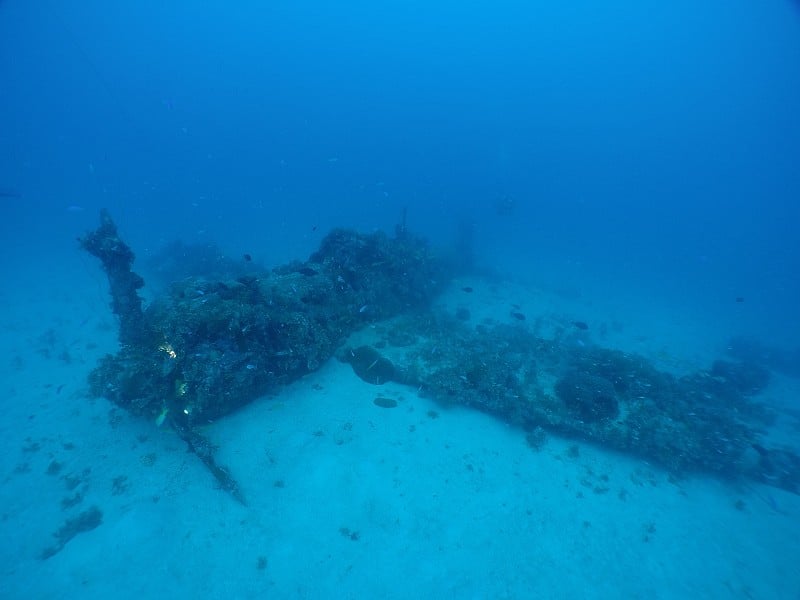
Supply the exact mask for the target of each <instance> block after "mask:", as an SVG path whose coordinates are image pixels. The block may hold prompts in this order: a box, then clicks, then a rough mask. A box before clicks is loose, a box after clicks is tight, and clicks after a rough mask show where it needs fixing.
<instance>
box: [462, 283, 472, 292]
mask: <svg viewBox="0 0 800 600" xmlns="http://www.w3.org/2000/svg"><path fill="white" fill-rule="evenodd" d="M461 291H462V292H466V293H468V294H471V293H472V288H471V287H470V286H468V285H466V286H464V287H462V288H461Z"/></svg>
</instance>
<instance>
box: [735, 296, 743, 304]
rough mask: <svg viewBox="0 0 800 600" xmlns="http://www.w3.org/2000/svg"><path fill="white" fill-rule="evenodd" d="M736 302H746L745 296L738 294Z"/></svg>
mask: <svg viewBox="0 0 800 600" xmlns="http://www.w3.org/2000/svg"><path fill="white" fill-rule="evenodd" d="M736 302H739V303H742V302H744V298H743V297H742V296H736Z"/></svg>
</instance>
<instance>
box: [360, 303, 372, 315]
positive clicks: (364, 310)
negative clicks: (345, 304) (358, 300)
mask: <svg viewBox="0 0 800 600" xmlns="http://www.w3.org/2000/svg"><path fill="white" fill-rule="evenodd" d="M368 308H369V304H365V305H364V306H362V307H361V308H359V309H358V312H360V313H365V312H367V309H368Z"/></svg>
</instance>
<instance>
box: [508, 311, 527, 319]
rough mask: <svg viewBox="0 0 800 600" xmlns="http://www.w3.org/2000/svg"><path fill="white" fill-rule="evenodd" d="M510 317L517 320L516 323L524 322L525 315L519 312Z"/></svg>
mask: <svg viewBox="0 0 800 600" xmlns="http://www.w3.org/2000/svg"><path fill="white" fill-rule="evenodd" d="M511 316H512V317H514V318H515V319H517V320H518V321H524V320H525V315H523V314H522V313H521V312H512V313H511Z"/></svg>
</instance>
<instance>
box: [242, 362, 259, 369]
mask: <svg viewBox="0 0 800 600" xmlns="http://www.w3.org/2000/svg"><path fill="white" fill-rule="evenodd" d="M244 368H245V369H247V370H248V371H252V370H253V369H255V368H256V366H255V365H254V364H253V363H248V364H246V365H245V367H244Z"/></svg>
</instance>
